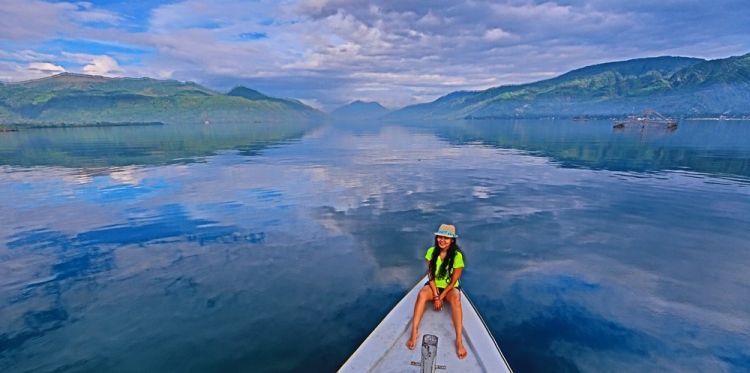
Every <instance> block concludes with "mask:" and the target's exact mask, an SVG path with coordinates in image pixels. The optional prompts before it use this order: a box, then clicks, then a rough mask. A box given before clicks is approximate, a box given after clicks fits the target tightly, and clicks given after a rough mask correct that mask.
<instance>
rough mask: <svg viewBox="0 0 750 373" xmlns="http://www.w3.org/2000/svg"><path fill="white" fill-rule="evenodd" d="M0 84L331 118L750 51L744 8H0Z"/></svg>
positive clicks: (619, 4) (596, 0) (388, 4)
mask: <svg viewBox="0 0 750 373" xmlns="http://www.w3.org/2000/svg"><path fill="white" fill-rule="evenodd" d="M0 14H2V17H0V80H2V81H19V80H25V79H33V78H39V77H42V76H47V75H51V74H55V73H58V72H62V71H69V72H80V73H88V74H98V75H107V76H133V77H135V76H138V77H140V76H148V77H153V78H163V79H167V78H168V79H178V80H189V81H195V82H198V83H200V84H203V85H206V86H208V87H210V88H214V89H218V90H228V89H230V88H231V87H233V86H236V85H246V86H249V87H252V88H255V89H258V90H261V91H263V92H265V93H267V94H271V95H275V96H282V97H292V98H297V99H301V100H302V101H304V102H306V103H308V104H312V105H314V106H317V107H319V108H323V109H332V108H335V107H336V106H338V105H341V104H344V103H347V102H350V101H353V100H357V99H359V100H376V101H379V102H381V103H383V104H384V105H386V106H390V107H398V106H403V105H407V104H413V103H418V102H426V101H431V100H434V99H436V98H437V97H439V96H442V95H444V94H447V93H449V92H452V91H456V90H475V89H484V88H489V87H493V86H499V85H503V84H512V83H524V82H531V81H536V80H540V79H544V78H549V77H553V76H556V75H559V74H561V73H564V72H566V71H569V70H571V69H575V68H578V67H582V66H586V65H590V64H595V63H601V62H608V61H615V60H624V59H631V58H638V57H649V56H661V55H680V56H691V57H701V58H708V59H713V58H723V57H728V56H732V55H742V54H745V53H748V52H750V37H748V35H750V12H748V11H747V2H746V1H744V0H723V1H721V0H718V1H714V2H707V1H698V0H681V1H678V0H664V1H659V2H654V1H645V0H632V1H614V0H593V1H576V0H568V1H562V0H561V1H540V0H537V1H534V0H511V1H480V0H477V1H466V2H458V1H429V2H425V1H410V0H400V1H369V2H368V1H336V0H331V1H328V0H303V1H266V0H257V1H224V0H215V1H203V0H187V1H129V2H122V1H91V2H70V1H41V0H0Z"/></svg>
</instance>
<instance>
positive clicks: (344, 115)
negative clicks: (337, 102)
mask: <svg viewBox="0 0 750 373" xmlns="http://www.w3.org/2000/svg"><path fill="white" fill-rule="evenodd" d="M388 112H389V110H388V109H386V108H385V107H384V106H383V105H381V104H379V103H377V102H367V101H361V100H356V101H353V102H351V103H349V104H346V105H344V106H341V107H339V108H337V109H336V110H334V111H332V112H331V117H332V118H334V119H342V120H351V119H356V120H360V119H377V118H379V117H382V116H383V115H385V114H387V113H388Z"/></svg>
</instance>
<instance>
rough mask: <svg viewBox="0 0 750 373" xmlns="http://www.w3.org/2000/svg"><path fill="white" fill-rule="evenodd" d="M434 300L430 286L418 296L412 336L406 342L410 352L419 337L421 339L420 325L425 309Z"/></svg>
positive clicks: (412, 323) (412, 322)
mask: <svg viewBox="0 0 750 373" xmlns="http://www.w3.org/2000/svg"><path fill="white" fill-rule="evenodd" d="M430 299H432V290H431V289H430V287H429V286H427V285H425V286H424V287H423V288H422V290H420V291H419V294H418V295H417V300H416V302H414V316H413V317H412V319H411V336H410V337H409V340H408V341H406V347H408V348H409V349H410V350H413V349H414V346H416V344H417V337H419V323H420V322H422V315H424V307H425V304H427V302H429V301H430Z"/></svg>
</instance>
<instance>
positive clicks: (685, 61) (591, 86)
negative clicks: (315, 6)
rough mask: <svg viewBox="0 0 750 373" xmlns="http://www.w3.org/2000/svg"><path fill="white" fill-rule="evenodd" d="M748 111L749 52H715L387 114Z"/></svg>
mask: <svg viewBox="0 0 750 373" xmlns="http://www.w3.org/2000/svg"><path fill="white" fill-rule="evenodd" d="M646 108H651V109H655V110H657V111H660V112H662V113H666V114H670V115H692V114H709V115H710V114H747V113H750V54H746V55H743V56H736V57H729V58H725V59H718V60H703V59H699V58H688V57H671V56H666V57H652V58H641V59H633V60H627V61H618V62H609V63H603V64H598V65H592V66H587V67H583V68H580V69H576V70H572V71H570V72H568V73H565V74H562V75H560V76H558V77H555V78H552V79H547V80H542V81H538V82H534V83H528V84H518V85H507V86H500V87H494V88H489V89H486V90H483V91H473V92H472V91H459V92H452V93H450V94H448V95H445V96H443V97H440V98H438V99H437V100H435V101H433V102H430V103H425V104H418V105H412V106H407V107H405V108H402V109H400V110H397V111H395V112H393V113H391V114H389V115H388V117H389V118H412V117H413V118H446V119H447V118H477V119H481V118H533V117H551V116H556V117H565V116H571V117H572V116H577V115H593V116H596V115H624V114H630V113H637V112H640V111H641V110H643V109H646Z"/></svg>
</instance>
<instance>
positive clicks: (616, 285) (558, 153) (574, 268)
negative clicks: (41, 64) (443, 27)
mask: <svg viewBox="0 0 750 373" xmlns="http://www.w3.org/2000/svg"><path fill="white" fill-rule="evenodd" d="M0 211H2V213H1V214H0V243H1V244H0V274H1V276H0V315H1V316H2V317H0V371H2V372H104V371H106V372H158V371H165V372H166V371H175V372H233V371H237V372H240V371H254V372H265V371H316V372H317V371H321V372H322V371H334V370H335V369H336V368H338V367H339V366H340V365H341V364H342V363H343V362H344V361H345V360H346V358H347V357H348V356H349V355H350V354H351V353H352V352H353V351H354V350H355V349H356V348H357V346H358V345H359V344H360V343H361V342H362V341H363V340H364V338H365V337H366V336H367V335H368V333H369V332H370V331H371V330H372V329H373V328H374V327H375V326H376V325H377V324H378V323H379V321H380V320H381V319H382V318H383V317H384V316H385V314H386V313H387V312H388V311H389V310H390V309H391V307H392V306H393V305H395V304H396V302H398V301H399V300H400V299H401V297H402V296H403V295H404V294H405V292H406V291H407V290H408V289H410V288H411V287H412V286H413V285H414V283H415V282H416V281H417V279H418V278H419V277H420V276H421V274H422V273H423V271H424V264H423V261H422V259H421V258H422V256H423V255H424V251H425V250H426V248H427V247H428V246H430V244H431V242H432V239H433V235H432V232H434V231H435V229H436V228H437V226H438V225H439V224H440V223H444V222H446V223H454V224H456V225H457V227H458V230H459V234H460V236H461V237H460V239H459V244H460V245H461V246H462V248H463V249H464V252H465V258H466V264H467V267H466V271H465V275H464V278H463V279H462V283H463V285H464V286H465V289H466V291H467V293H468V294H470V296H471V297H472V299H473V300H474V302H475V304H476V306H477V308H478V309H479V311H480V313H481V314H482V315H483V316H484V318H485V320H486V322H487V324H488V325H489V327H490V329H491V330H492V332H493V334H494V335H495V337H496V339H497V341H498V343H499V344H500V347H501V348H502V350H503V352H504V353H505V355H506V357H507V358H508V360H509V362H510V364H511V366H512V367H513V368H514V369H515V370H516V371H517V372H537V371H538V372H566V371H569V372H573V371H585V372H601V371H609V372H624V371H638V372H642V371H673V372H688V371H696V372H709V371H710V372H740V371H747V369H748V367H750V301H749V300H750V271H749V270H748V268H750V123H747V122H697V121H696V122H683V123H681V124H680V127H679V128H678V129H677V130H676V131H672V132H668V131H665V130H663V129H645V130H640V129H628V130H624V131H614V130H613V129H612V126H611V123H609V122H604V121H601V122H598V121H589V122H573V121H559V120H558V121H473V122H452V123H424V124H414V123H402V124H379V123H339V124H322V125H305V124H294V123H292V124H289V123H277V124H272V125H269V124H244V125H211V126H201V127H187V126H183V127H180V126H164V127H132V128H81V129H44V130H42V129H39V130H27V131H21V132H17V133H0Z"/></svg>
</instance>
